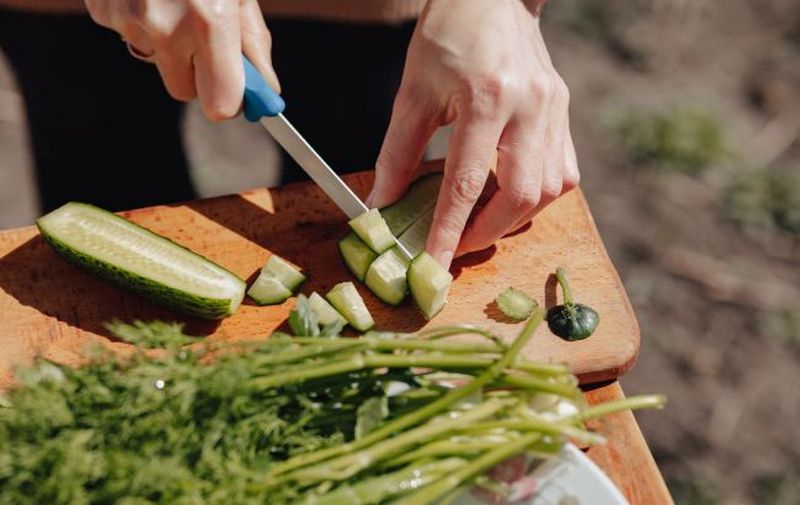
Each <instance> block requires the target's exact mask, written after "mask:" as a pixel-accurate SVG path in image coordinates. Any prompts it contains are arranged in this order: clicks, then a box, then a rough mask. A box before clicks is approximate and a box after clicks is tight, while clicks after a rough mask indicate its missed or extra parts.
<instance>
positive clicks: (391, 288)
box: [364, 247, 408, 305]
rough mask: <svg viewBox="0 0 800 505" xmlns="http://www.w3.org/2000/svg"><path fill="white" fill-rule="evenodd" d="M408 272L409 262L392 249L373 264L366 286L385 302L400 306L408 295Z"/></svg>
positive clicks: (365, 281)
mask: <svg viewBox="0 0 800 505" xmlns="http://www.w3.org/2000/svg"><path fill="white" fill-rule="evenodd" d="M407 271H408V260H407V259H406V258H405V257H404V256H403V254H402V253H400V251H398V250H397V248H396V247H392V248H391V249H388V250H387V251H386V252H384V253H383V254H381V255H380V256H378V259H376V260H375V261H373V262H372V265H370V266H369V270H367V275H366V277H365V278H364V284H366V285H367V287H368V288H369V290H370V291H372V292H373V293H375V296H377V297H378V298H380V299H381V300H383V301H384V302H386V303H388V304H389V305H399V304H400V302H402V301H403V299H404V298H405V297H406V293H408V285H407V284H406V272H407Z"/></svg>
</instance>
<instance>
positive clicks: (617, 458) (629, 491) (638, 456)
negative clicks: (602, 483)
mask: <svg viewBox="0 0 800 505" xmlns="http://www.w3.org/2000/svg"><path fill="white" fill-rule="evenodd" d="M624 397H625V396H624V394H623V392H622V388H621V387H620V385H619V383H618V382H613V383H611V384H609V385H606V386H603V387H599V388H596V389H592V390H591V391H587V392H586V399H587V401H588V402H589V403H590V404H592V405H593V404H596V403H602V402H607V401H612V400H621V399H623V398H624ZM591 426H592V428H594V429H595V430H596V431H597V432H599V433H601V434H603V435H604V436H605V437H606V439H607V440H608V441H607V443H606V444H605V445H599V446H595V447H592V448H591V449H589V450H588V451H587V455H588V456H589V458H591V459H592V461H594V462H595V463H596V464H597V466H599V467H600V468H602V469H603V471H605V472H606V474H607V475H608V476H609V477H610V478H611V480H612V481H614V483H615V484H616V485H617V487H618V488H619V489H620V491H622V493H623V494H624V495H625V497H626V498H627V499H628V501H629V502H630V503H631V505H674V502H673V501H672V498H671V497H670V494H669V490H668V489H667V485H666V484H665V483H664V479H663V478H662V477H661V473H660V472H659V471H658V467H657V466H656V462H655V460H653V455H652V454H651V453H650V449H649V448H648V447H647V442H645V439H644V436H643V435H642V432H641V430H640V429H639V425H638V424H637V423H636V419H635V418H634V416H633V414H632V413H631V412H621V413H619V414H613V415H610V416H607V417H605V418H603V419H602V420H599V421H595V422H593V423H592V424H591Z"/></svg>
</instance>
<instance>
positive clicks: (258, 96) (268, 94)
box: [242, 55, 286, 121]
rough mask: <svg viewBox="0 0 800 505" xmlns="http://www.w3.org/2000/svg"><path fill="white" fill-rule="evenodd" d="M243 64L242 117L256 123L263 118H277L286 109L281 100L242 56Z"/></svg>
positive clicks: (284, 103)
mask: <svg viewBox="0 0 800 505" xmlns="http://www.w3.org/2000/svg"><path fill="white" fill-rule="evenodd" d="M242 62H243V63H244V117H246V118H247V120H248V121H258V120H259V119H261V118H262V117H264V116H277V115H278V114H280V113H281V112H283V109H285V108H286V102H284V101H283V98H281V96H280V95H279V94H277V93H275V91H273V89H272V88H271V87H270V86H269V84H267V81H266V80H265V79H264V77H263V76H262V75H261V73H260V72H259V71H258V70H256V67H254V66H253V64H252V63H250V60H248V59H247V56H245V55H242Z"/></svg>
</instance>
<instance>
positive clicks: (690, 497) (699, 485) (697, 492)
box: [667, 476, 720, 505]
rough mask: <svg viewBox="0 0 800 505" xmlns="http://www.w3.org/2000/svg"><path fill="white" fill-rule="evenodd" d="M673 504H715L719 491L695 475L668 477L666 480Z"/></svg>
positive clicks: (718, 501) (717, 500) (717, 501)
mask: <svg viewBox="0 0 800 505" xmlns="http://www.w3.org/2000/svg"><path fill="white" fill-rule="evenodd" d="M667 485H668V487H669V491H670V493H671V494H672V498H673V499H674V500H675V505H717V504H718V503H720V500H719V493H718V491H717V489H716V488H715V487H714V485H713V484H712V483H711V482H709V481H705V480H703V479H700V478H698V477H697V476H687V477H682V478H678V479H670V480H668V482H667Z"/></svg>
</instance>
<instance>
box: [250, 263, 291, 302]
mask: <svg viewBox="0 0 800 505" xmlns="http://www.w3.org/2000/svg"><path fill="white" fill-rule="evenodd" d="M247 295H248V296H249V297H250V298H252V299H253V300H255V302H256V303H257V304H259V305H275V304H278V303H283V302H285V301H286V300H288V299H289V297H290V296H292V292H291V291H290V290H289V288H287V287H286V286H284V285H283V283H282V282H281V281H280V279H278V278H277V277H275V276H274V275H272V274H271V273H270V272H265V271H263V270H262V271H261V273H259V274H258V278H257V279H256V281H255V282H254V283H253V285H252V286H250V289H248V290H247Z"/></svg>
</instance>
